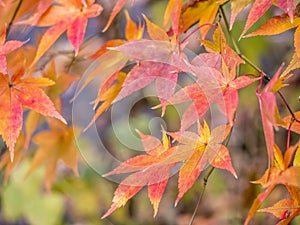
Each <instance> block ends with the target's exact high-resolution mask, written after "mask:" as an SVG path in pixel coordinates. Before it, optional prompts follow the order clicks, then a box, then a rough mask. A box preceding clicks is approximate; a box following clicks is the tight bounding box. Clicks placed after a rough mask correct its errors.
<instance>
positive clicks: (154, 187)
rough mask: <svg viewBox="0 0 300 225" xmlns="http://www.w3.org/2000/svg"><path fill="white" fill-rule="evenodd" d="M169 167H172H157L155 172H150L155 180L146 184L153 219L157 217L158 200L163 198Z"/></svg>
mask: <svg viewBox="0 0 300 225" xmlns="http://www.w3.org/2000/svg"><path fill="white" fill-rule="evenodd" d="M171 167H172V166H161V167H158V168H157V169H156V171H153V172H152V174H153V176H154V177H155V179H153V180H151V181H150V182H149V183H148V197H149V199H150V202H151V204H152V205H153V209H154V214H153V217H155V216H156V215H157V212H158V206H159V203H160V200H161V198H162V196H163V193H164V191H165V189H166V186H167V183H168V179H169V177H170V169H171Z"/></svg>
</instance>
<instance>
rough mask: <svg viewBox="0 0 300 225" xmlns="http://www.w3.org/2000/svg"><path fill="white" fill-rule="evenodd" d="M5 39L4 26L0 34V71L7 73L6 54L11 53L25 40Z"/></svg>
mask: <svg viewBox="0 0 300 225" xmlns="http://www.w3.org/2000/svg"><path fill="white" fill-rule="evenodd" d="M5 39H6V28H4V30H3V32H2V34H1V36H0V73H2V74H7V62H6V55H7V54H9V53H11V52H12V51H14V50H16V49H17V48H20V47H21V46H22V45H24V44H25V43H26V42H27V41H24V42H22V41H16V40H13V41H5Z"/></svg>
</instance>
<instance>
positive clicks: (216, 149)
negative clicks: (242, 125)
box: [168, 121, 237, 204]
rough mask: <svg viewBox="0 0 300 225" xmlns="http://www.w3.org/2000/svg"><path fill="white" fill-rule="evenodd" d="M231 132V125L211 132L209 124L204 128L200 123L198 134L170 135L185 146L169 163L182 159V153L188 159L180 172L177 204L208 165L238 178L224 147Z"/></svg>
mask: <svg viewBox="0 0 300 225" xmlns="http://www.w3.org/2000/svg"><path fill="white" fill-rule="evenodd" d="M229 131H230V126H229V125H220V126H218V127H216V128H215V129H213V130H212V132H210V129H209V127H208V125H207V123H206V122H205V121H204V125H203V127H202V126H201V125H200V124H199V123H198V133H194V132H190V131H185V132H183V133H180V132H177V133H170V135H171V136H172V137H173V138H174V139H175V140H176V141H178V142H179V143H181V144H183V145H181V146H178V147H177V148H176V151H174V152H173V154H172V156H171V157H169V159H168V161H170V160H171V158H174V159H177V160H178V159H180V157H179V156H180V155H181V154H182V152H183V153H184V155H185V159H186V160H185V161H184V163H183V165H182V167H181V168H180V172H179V178H178V189H179V193H178V196H177V199H176V202H175V204H177V203H178V201H179V200H180V199H181V198H182V196H183V195H184V194H185V193H186V192H187V191H188V190H189V189H190V188H191V186H192V185H193V184H194V182H195V181H196V179H197V178H198V177H199V175H200V173H201V171H202V170H204V168H205V166H206V164H207V163H209V164H211V165H212V166H214V167H216V168H220V169H225V170H227V171H229V172H231V173H232V174H233V175H234V177H236V178H237V175H236V172H235V170H234V168H233V167H232V164H231V158H230V155H229V151H228V149H227V147H226V146H224V145H222V142H223V141H224V140H225V138H226V137H227V136H228V134H229ZM187 149H188V150H187ZM187 151H188V152H187Z"/></svg>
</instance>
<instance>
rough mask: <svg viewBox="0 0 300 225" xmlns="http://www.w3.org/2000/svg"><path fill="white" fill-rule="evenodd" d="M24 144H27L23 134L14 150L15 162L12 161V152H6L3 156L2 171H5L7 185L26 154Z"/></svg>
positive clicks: (0, 164) (1, 161)
mask: <svg viewBox="0 0 300 225" xmlns="http://www.w3.org/2000/svg"><path fill="white" fill-rule="evenodd" d="M24 144H25V137H24V134H23V133H22V132H21V133H20V135H19V137H18V139H17V141H16V147H15V150H14V161H13V162H12V161H11V157H10V152H9V151H6V152H4V154H3V155H2V156H1V159H0V169H1V170H2V169H4V182H5V183H7V181H8V178H9V176H10V175H11V173H12V172H13V170H14V169H15V168H16V166H17V165H18V164H19V162H20V161H21V159H22V157H23V155H24V154H23V153H24Z"/></svg>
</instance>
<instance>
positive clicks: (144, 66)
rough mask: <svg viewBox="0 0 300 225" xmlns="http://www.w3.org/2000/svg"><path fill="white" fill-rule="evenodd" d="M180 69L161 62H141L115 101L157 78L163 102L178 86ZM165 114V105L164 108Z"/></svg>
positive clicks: (157, 85) (157, 88)
mask: <svg viewBox="0 0 300 225" xmlns="http://www.w3.org/2000/svg"><path fill="white" fill-rule="evenodd" d="M177 71H178V69H177V68H176V67H175V66H171V65H168V64H164V63H159V62H141V63H139V64H138V65H136V66H135V67H134V68H133V69H132V70H131V71H130V72H129V74H128V76H127V78H126V80H125V82H124V84H123V87H122V90H121V92H120V93H119V95H118V97H117V98H116V100H115V101H118V100H121V99H123V98H124V97H126V96H128V95H130V94H132V93H133V92H136V91H138V90H140V89H142V88H144V87H145V86H147V85H149V84H150V83H151V82H152V81H153V80H155V87H156V92H157V96H158V97H159V99H160V101H161V102H164V101H166V100H167V99H169V98H170V97H171V96H172V95H173V93H174V91H175V87H176V83H177V77H178V73H177ZM162 111H163V112H162V113H163V114H164V111H165V107H164V106H163V108H162Z"/></svg>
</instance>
